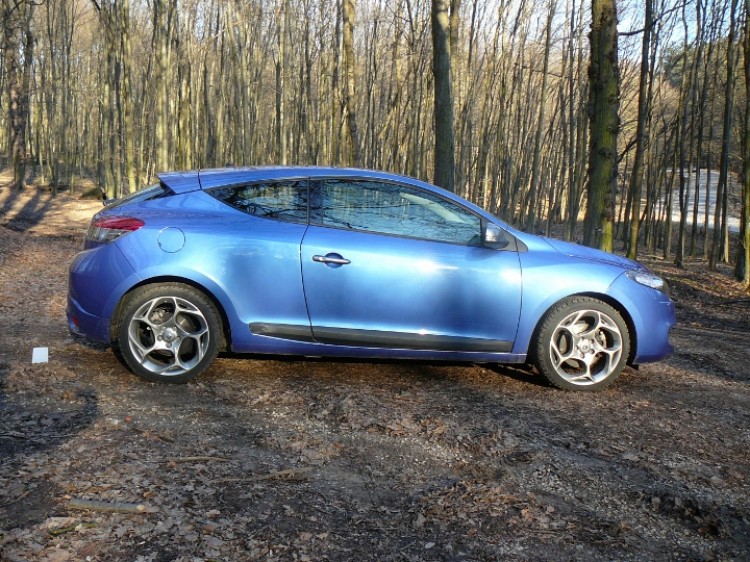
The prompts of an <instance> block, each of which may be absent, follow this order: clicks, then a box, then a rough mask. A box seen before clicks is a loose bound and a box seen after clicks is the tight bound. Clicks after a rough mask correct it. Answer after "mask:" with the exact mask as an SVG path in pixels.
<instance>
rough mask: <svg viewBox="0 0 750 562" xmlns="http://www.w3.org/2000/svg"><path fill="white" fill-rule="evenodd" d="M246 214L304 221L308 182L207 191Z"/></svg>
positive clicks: (278, 183) (290, 220) (292, 181)
mask: <svg viewBox="0 0 750 562" xmlns="http://www.w3.org/2000/svg"><path fill="white" fill-rule="evenodd" d="M207 193H209V194H210V195H211V196H212V197H215V198H216V199H218V200H219V201H221V202H223V203H226V204H227V205H230V206H232V207H234V208H235V209H238V210H240V211H242V212H243V213H247V214H249V215H253V216H255V217H260V218H265V219H275V220H280V221H287V222H300V223H306V222H307V181H305V180H286V181H267V182H258V183H252V184H249V185H241V186H235V187H222V188H219V189H211V190H209V191H207Z"/></svg>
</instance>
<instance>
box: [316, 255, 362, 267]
mask: <svg viewBox="0 0 750 562" xmlns="http://www.w3.org/2000/svg"><path fill="white" fill-rule="evenodd" d="M312 259H313V261H316V262H318V263H331V264H334V265H348V264H350V263H352V262H350V261H349V260H348V259H346V258H342V257H341V256H340V255H338V254H327V255H325V256H318V255H316V256H313V258H312Z"/></svg>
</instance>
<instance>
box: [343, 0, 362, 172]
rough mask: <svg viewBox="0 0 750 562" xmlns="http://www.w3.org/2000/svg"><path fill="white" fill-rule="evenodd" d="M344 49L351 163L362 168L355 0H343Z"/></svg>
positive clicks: (346, 109)
mask: <svg viewBox="0 0 750 562" xmlns="http://www.w3.org/2000/svg"><path fill="white" fill-rule="evenodd" d="M343 1H344V9H343V18H344V20H343V24H344V25H343V48H344V76H345V81H346V84H345V88H346V91H345V94H344V108H345V111H346V115H347V124H348V126H349V163H350V164H351V165H352V166H357V167H359V166H362V155H361V153H360V150H361V149H360V146H359V132H358V131H357V109H356V106H357V98H356V75H355V68H354V64H355V61H354V0H343Z"/></svg>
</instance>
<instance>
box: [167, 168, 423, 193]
mask: <svg viewBox="0 0 750 562" xmlns="http://www.w3.org/2000/svg"><path fill="white" fill-rule="evenodd" d="M157 175H158V177H159V180H161V182H162V183H164V184H165V185H167V186H168V187H169V188H170V189H171V190H172V191H174V192H176V193H184V192H188V191H196V190H198V189H211V188H213V187H222V186H229V185H237V184H241V183H245V182H249V181H258V180H272V179H294V178H321V177H329V178H330V177H334V178H335V177H356V178H373V179H385V180H393V181H400V182H403V181H407V182H409V183H413V184H416V185H421V186H423V187H428V188H431V189H434V186H431V185H429V184H427V183H424V182H422V181H420V180H417V179H414V178H408V177H405V176H401V175H397V174H391V173H388V172H379V171H375V170H364V169H359V168H338V167H331V166H252V167H243V168H213V169H203V170H190V171H185V172H163V173H160V174H157Z"/></svg>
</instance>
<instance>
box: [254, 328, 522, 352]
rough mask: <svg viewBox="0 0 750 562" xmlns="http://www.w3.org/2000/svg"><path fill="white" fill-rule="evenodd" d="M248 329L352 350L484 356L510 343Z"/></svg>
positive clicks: (398, 334)
mask: <svg viewBox="0 0 750 562" xmlns="http://www.w3.org/2000/svg"><path fill="white" fill-rule="evenodd" d="M250 330H251V331H252V332H253V333H254V334H257V335H259V336H270V337H275V338H282V339H286V340H295V341H307V342H319V343H327V344H331V345H347V346H354V347H388V348H394V349H413V350H424V351H466V352H470V351H474V352H484V353H509V352H510V351H512V350H513V342H509V341H503V340H490V339H484V338H466V337H461V336H441V335H435V334H415V333H410V332H384V331H379V330H355V329H351V328H327V327H321V326H317V327H315V328H313V329H310V327H309V326H297V325H290V324H268V323H261V322H258V323H253V324H250Z"/></svg>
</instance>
